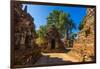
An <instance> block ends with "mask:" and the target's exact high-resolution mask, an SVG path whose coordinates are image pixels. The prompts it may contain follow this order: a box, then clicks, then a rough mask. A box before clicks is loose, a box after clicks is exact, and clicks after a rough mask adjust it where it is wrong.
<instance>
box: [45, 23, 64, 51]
mask: <svg viewBox="0 0 100 69" xmlns="http://www.w3.org/2000/svg"><path fill="white" fill-rule="evenodd" d="M46 39H47V46H46V48H45V52H64V46H63V42H62V41H61V37H60V33H59V32H58V30H57V28H56V27H55V25H51V26H50V27H48V29H47V35H46Z"/></svg>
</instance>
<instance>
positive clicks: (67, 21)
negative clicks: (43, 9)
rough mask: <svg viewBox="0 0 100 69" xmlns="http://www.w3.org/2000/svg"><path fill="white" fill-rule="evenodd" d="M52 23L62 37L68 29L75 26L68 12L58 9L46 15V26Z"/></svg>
mask: <svg viewBox="0 0 100 69" xmlns="http://www.w3.org/2000/svg"><path fill="white" fill-rule="evenodd" d="M52 24H53V25H55V26H56V28H57V29H58V31H59V32H60V33H61V35H62V37H65V36H67V37H68V35H69V31H72V29H73V28H75V24H74V22H73V21H72V19H71V18H70V14H69V13H64V12H63V11H59V10H53V11H52V12H51V13H50V14H49V15H48V17H47V27H48V26H50V25H52Z"/></svg>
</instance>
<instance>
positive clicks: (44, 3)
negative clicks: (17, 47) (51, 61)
mask: <svg viewBox="0 0 100 69" xmlns="http://www.w3.org/2000/svg"><path fill="white" fill-rule="evenodd" d="M16 2H19V3H22V4H34V5H49V6H69V7H82V8H83V7H84V8H86V7H87V8H95V20H94V21H95V25H94V45H95V50H94V52H95V60H94V61H91V62H75V63H69V64H56V65H37V66H32V65H30V66H29V65H28V66H27V65H26V66H24V67H23V66H18V67H14V65H13V60H14V21H13V17H14V16H13V12H12V11H13V4H14V3H16ZM10 14H11V16H10V20H11V23H10V31H11V32H10V39H11V40H10V47H11V51H10V68H28V67H46V66H62V65H81V64H91V63H96V57H97V56H96V6H95V5H81V4H68V3H52V2H36V1H11V2H10Z"/></svg>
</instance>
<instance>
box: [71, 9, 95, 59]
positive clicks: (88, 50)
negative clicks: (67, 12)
mask: <svg viewBox="0 0 100 69" xmlns="http://www.w3.org/2000/svg"><path fill="white" fill-rule="evenodd" d="M94 40H95V9H94V8H87V14H86V17H85V20H84V27H83V29H82V30H81V31H80V32H79V33H78V38H77V39H76V40H75V41H74V44H73V50H72V51H77V52H78V53H80V56H81V57H82V61H88V58H91V60H94V56H95V52H94V51H95V47H94V46H95V45H94V44H95V42H94ZM86 59H87V60H86Z"/></svg>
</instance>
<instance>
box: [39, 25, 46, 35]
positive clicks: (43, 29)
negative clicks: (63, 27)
mask: <svg viewBox="0 0 100 69" xmlns="http://www.w3.org/2000/svg"><path fill="white" fill-rule="evenodd" d="M46 32H47V26H46V25H44V26H40V29H39V30H38V31H37V34H38V37H45V36H46Z"/></svg>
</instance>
